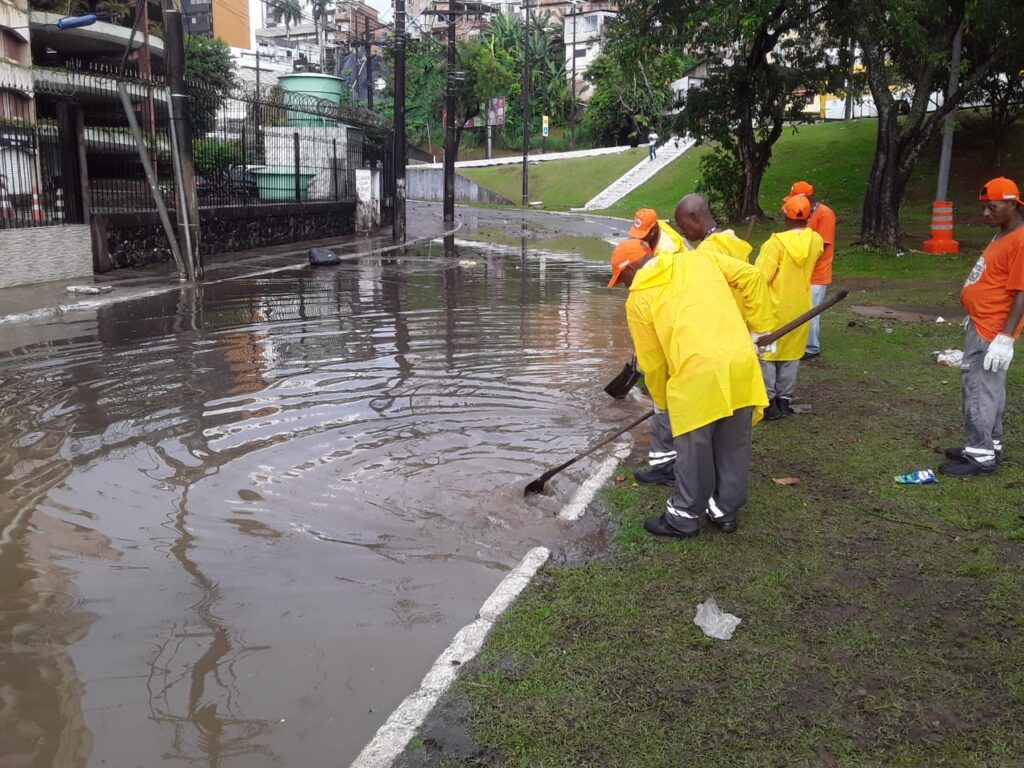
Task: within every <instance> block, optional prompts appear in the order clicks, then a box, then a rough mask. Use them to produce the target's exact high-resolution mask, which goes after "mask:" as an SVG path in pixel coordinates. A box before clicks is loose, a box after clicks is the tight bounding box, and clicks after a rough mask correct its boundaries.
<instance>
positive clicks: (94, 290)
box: [64, 285, 114, 295]
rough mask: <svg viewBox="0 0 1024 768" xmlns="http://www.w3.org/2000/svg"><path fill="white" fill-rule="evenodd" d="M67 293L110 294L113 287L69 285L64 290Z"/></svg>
mask: <svg viewBox="0 0 1024 768" xmlns="http://www.w3.org/2000/svg"><path fill="white" fill-rule="evenodd" d="M64 290H65V291H67V292H68V293H88V294H93V295H95V294H98V293H110V292H111V291H112V290H114V288H113V286H110V285H69V286H67V287H66V288H65V289H64Z"/></svg>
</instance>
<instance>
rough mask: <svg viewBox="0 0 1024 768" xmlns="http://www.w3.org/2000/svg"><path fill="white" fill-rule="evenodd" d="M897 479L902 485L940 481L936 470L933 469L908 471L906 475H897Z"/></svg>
mask: <svg viewBox="0 0 1024 768" xmlns="http://www.w3.org/2000/svg"><path fill="white" fill-rule="evenodd" d="M895 480H896V482H897V483H899V484H900V485H928V484H929V483H937V482H939V478H937V477H936V476H935V471H934V470H931V469H919V470H917V471H916V472H907V474H905V475H896V478H895Z"/></svg>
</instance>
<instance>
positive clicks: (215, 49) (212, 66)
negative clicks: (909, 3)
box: [185, 35, 236, 136]
mask: <svg viewBox="0 0 1024 768" xmlns="http://www.w3.org/2000/svg"><path fill="white" fill-rule="evenodd" d="M185 80H186V87H187V90H188V93H189V96H190V97H191V98H192V121H193V122H194V123H195V126H196V135H197V136H199V135H201V134H203V133H207V132H209V131H212V130H213V129H214V126H215V124H216V120H217V110H219V109H220V107H221V105H222V104H223V103H224V100H225V99H226V98H227V96H228V92H229V91H230V90H231V89H232V88H234V87H235V84H236V80H235V63H234V60H233V59H232V58H231V49H230V48H229V47H228V44H227V43H225V42H224V41H223V40H221V39H220V38H219V37H215V38H209V37H198V36H196V35H190V36H188V37H186V38H185Z"/></svg>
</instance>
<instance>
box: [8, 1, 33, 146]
mask: <svg viewBox="0 0 1024 768" xmlns="http://www.w3.org/2000/svg"><path fill="white" fill-rule="evenodd" d="M29 39H30V38H29V12H28V0H13V2H5V3H0V82H2V83H4V85H6V86H8V87H7V88H5V89H4V90H3V91H0V118H2V119H3V121H4V122H8V123H9V122H22V121H24V122H33V121H34V120H35V109H34V107H33V101H32V71H31V69H29V67H31V66H32V48H31V46H30V45H29ZM0 141H2V140H0ZM0 146H3V145H2V144H0Z"/></svg>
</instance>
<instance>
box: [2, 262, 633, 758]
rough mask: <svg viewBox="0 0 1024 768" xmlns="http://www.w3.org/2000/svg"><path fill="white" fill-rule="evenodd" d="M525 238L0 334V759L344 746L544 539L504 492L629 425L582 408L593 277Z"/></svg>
mask: <svg viewBox="0 0 1024 768" xmlns="http://www.w3.org/2000/svg"><path fill="white" fill-rule="evenodd" d="M449 247H450V248H452V249H455V255H456V256H457V257H458V259H457V260H455V261H453V260H451V258H450V257H449V256H448V255H447V254H448V252H449ZM524 248H525V246H523V248H513V249H504V250H503V249H498V248H495V249H489V250H481V249H467V248H465V247H463V246H461V245H459V246H456V245H455V244H454V243H452V244H451V246H449V244H447V243H442V244H437V245H431V246H429V247H428V248H422V249H419V248H409V249H406V250H404V251H399V252H394V253H389V254H387V257H386V258H385V259H382V260H377V261H367V262H364V263H361V264H353V265H345V266H342V267H340V268H336V269H323V270H313V271H305V272H301V273H297V274H294V275H291V276H281V275H278V276H275V277H274V278H272V279H253V280H239V281H234V282H229V283H223V284H216V285H209V286H200V287H197V288H191V289H184V290H182V291H180V292H177V293H174V294H167V295H163V296H158V297H153V298H150V299H147V300H144V301H138V302H131V303H121V304H113V305H110V306H108V307H105V308H104V309H102V310H101V311H99V312H98V313H97V314H96V315H95V316H94V317H76V318H75V319H74V320H73V321H71V322H68V323H66V324H60V325H57V324H55V325H53V326H38V327H34V328H31V329H20V330H19V333H18V335H17V337H15V336H12V335H5V337H4V341H3V344H4V345H5V346H6V348H5V349H0V407H2V410H0V610H2V611H3V616H4V621H3V622H2V624H0V733H2V734H3V744H4V749H5V750H6V751H5V752H3V756H4V757H3V759H4V760H6V759H7V757H8V755H10V756H11V761H12V762H11V763H10V764H11V765H19V766H20V765H26V766H44V765H61V766H64V765H67V766H84V765H104V764H105V765H117V766H121V765H126V766H127V765H163V764H172V763H173V764H180V763H182V762H185V763H189V764H205V765H217V766H221V765H238V766H246V768H248V767H249V766H261V765H280V764H286V765H309V766H318V765H338V764H344V763H345V762H346V760H347V759H350V758H351V757H352V756H354V755H355V753H356V752H358V750H359V749H360V748H361V746H362V744H363V743H365V741H366V740H367V739H368V738H369V736H370V735H372V733H373V731H374V730H375V728H376V727H377V726H378V725H379V724H380V722H381V721H382V719H383V717H385V716H386V713H387V712H388V711H390V709H391V708H393V706H394V705H395V704H396V703H397V702H398V701H399V700H400V699H401V698H402V696H404V695H405V693H406V692H407V691H408V690H409V689H410V688H411V687H413V686H414V685H415V683H416V682H417V681H418V680H419V678H420V677H421V676H422V674H423V671H424V670H425V669H426V668H427V667H428V666H429V663H430V661H431V660H432V659H433V657H434V656H435V655H436V653H437V651H438V650H439V649H440V648H441V647H443V646H444V644H445V643H446V642H447V640H448V639H449V638H450V636H451V634H452V633H453V632H454V631H455V629H456V628H458V627H459V626H461V625H462V624H464V623H465V622H466V621H468V620H470V619H471V618H472V617H473V615H474V614H475V611H476V608H477V606H478V605H479V603H480V601H481V600H482V599H483V597H484V596H486V594H487V593H488V592H489V591H490V589H491V588H492V587H493V586H494V584H495V583H497V581H498V580H499V579H500V577H501V575H502V572H503V571H504V570H505V569H507V568H508V567H509V566H510V565H511V564H512V563H514V562H515V561H516V560H517V559H518V557H519V556H520V555H521V554H522V552H523V551H525V549H526V548H527V547H528V546H530V545H531V544H533V543H536V542H545V543H550V542H551V541H552V540H554V539H557V538H558V537H559V536H564V535H565V532H564V531H561V530H560V529H559V528H558V526H557V525H556V524H555V522H554V521H553V519H552V514H551V513H552V512H553V511H554V508H553V507H551V506H544V502H541V503H540V504H539V505H534V506H528V505H525V504H524V503H523V502H522V500H521V498H520V497H521V487H520V486H521V483H522V481H523V478H529V477H532V476H535V475H536V474H538V472H539V471H540V470H542V469H543V468H546V466H547V465H548V464H549V463H550V460H551V458H552V456H561V455H563V454H571V453H573V452H576V451H578V450H580V449H581V448H582V447H584V446H585V445H586V444H587V443H588V442H589V441H590V439H591V438H592V436H593V435H594V434H599V433H601V432H602V431H603V429H604V427H605V425H607V424H609V423H614V422H616V421H618V420H619V418H620V416H619V415H617V413H616V410H615V409H622V408H628V406H623V405H622V404H616V405H613V406H609V405H607V404H606V403H605V402H604V401H603V400H601V399H597V398H596V397H595V393H599V390H600V385H601V383H602V382H603V379H604V378H606V373H607V371H608V370H611V369H613V368H615V367H616V365H617V363H618V358H619V357H621V350H622V349H625V348H626V347H627V342H626V340H625V330H624V325H623V324H622V323H621V322H614V321H609V318H610V317H619V316H620V315H621V298H620V297H615V296H611V295H609V293H608V292H605V291H603V289H602V288H601V285H602V280H603V277H604V276H603V269H601V267H602V266H603V265H588V264H584V263H577V262H573V261H568V260H564V259H561V258H559V257H557V256H554V255H546V256H545V255H538V254H536V253H529V254H527V253H526V251H525V250H524ZM460 260H465V261H466V263H465V264H460V263H459V262H460ZM470 262H475V263H472V264H471V263H470ZM620 413H621V410H620ZM583 469H584V471H585V468H583ZM559 482H560V483H562V485H561V486H560V487H561V489H562V491H563V493H567V492H568V491H569V490H570V489H571V487H572V485H573V482H574V480H573V477H572V476H567V477H564V478H560V480H559ZM0 762H2V761H0ZM3 764H4V765H5V766H6V765H7V763H6V762H4V763H3Z"/></svg>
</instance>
